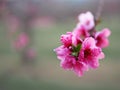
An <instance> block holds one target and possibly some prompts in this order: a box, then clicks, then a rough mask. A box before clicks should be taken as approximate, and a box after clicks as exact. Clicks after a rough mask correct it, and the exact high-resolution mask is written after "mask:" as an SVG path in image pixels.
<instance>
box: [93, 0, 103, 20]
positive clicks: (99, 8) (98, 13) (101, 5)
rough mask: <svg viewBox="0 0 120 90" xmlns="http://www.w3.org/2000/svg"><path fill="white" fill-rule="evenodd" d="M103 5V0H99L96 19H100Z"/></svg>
mask: <svg viewBox="0 0 120 90" xmlns="http://www.w3.org/2000/svg"><path fill="white" fill-rule="evenodd" d="M103 6H104V0H100V1H99V5H98V9H97V12H96V15H95V16H96V18H95V19H96V20H99V19H100V16H101V13H102V10H103Z"/></svg>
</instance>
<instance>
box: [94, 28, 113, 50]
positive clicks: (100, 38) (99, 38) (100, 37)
mask: <svg viewBox="0 0 120 90" xmlns="http://www.w3.org/2000/svg"><path fill="white" fill-rule="evenodd" d="M110 34H111V32H110V30H109V29H107V28H105V29H103V30H102V31H99V32H97V33H96V34H95V39H96V45H97V46H98V47H101V48H105V47H107V46H108V45H109V40H108V37H109V36H110Z"/></svg>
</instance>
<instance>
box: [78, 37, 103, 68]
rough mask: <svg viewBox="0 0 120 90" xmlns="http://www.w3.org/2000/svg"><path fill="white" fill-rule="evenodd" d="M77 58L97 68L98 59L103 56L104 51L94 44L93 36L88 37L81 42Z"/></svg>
mask: <svg viewBox="0 0 120 90" xmlns="http://www.w3.org/2000/svg"><path fill="white" fill-rule="evenodd" d="M79 58H80V59H81V61H83V62H85V63H86V64H87V65H88V66H90V67H91V68H97V67H98V66H99V59H103V58H104V53H103V52H102V50H101V48H99V47H97V46H96V44H95V40H94V38H92V37H89V38H86V39H85V40H84V41H83V43H82V47H81V51H80V53H79Z"/></svg>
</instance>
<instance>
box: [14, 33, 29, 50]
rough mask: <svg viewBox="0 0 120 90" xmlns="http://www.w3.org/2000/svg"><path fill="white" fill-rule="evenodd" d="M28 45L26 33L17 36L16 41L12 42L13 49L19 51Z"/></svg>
mask: <svg viewBox="0 0 120 90" xmlns="http://www.w3.org/2000/svg"><path fill="white" fill-rule="evenodd" d="M28 43H29V37H28V35H27V34H26V33H21V34H19V36H18V38H17V40H16V41H15V42H14V48H16V49H17V50H21V49H23V48H25V47H26V46H27V45H28Z"/></svg>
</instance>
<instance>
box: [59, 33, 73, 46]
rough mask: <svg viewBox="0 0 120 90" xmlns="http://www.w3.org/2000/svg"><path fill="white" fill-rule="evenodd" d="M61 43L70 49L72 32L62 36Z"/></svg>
mask: <svg viewBox="0 0 120 90" xmlns="http://www.w3.org/2000/svg"><path fill="white" fill-rule="evenodd" d="M61 42H62V44H63V45H65V46H66V47H69V46H71V45H72V32H67V34H66V35H61Z"/></svg>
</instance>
